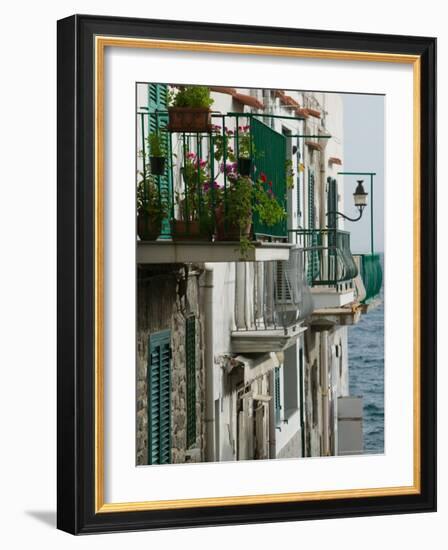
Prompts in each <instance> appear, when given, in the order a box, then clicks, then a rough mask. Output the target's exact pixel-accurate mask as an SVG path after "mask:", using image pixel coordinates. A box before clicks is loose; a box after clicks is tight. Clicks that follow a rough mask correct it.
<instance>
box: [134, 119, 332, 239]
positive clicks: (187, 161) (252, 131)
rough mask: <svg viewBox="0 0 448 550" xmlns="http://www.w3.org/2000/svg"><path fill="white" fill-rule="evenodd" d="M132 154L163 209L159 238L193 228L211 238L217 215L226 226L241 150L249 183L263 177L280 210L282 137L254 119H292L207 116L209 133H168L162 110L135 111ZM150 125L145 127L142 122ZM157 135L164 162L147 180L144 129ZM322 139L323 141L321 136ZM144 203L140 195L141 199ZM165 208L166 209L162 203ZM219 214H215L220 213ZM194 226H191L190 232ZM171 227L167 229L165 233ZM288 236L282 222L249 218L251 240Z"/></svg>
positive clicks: (282, 195) (283, 163)
mask: <svg viewBox="0 0 448 550" xmlns="http://www.w3.org/2000/svg"><path fill="white" fill-rule="evenodd" d="M137 114H138V116H139V117H140V128H141V130H140V136H139V137H140V139H141V142H140V143H139V146H138V149H139V151H140V155H141V158H142V162H143V171H142V172H143V178H144V179H145V180H146V179H151V181H152V182H153V184H154V185H155V187H156V188H157V190H158V194H159V204H160V205H163V204H165V208H164V210H165V211H167V212H168V213H166V212H165V219H164V222H163V230H164V234H165V235H167V236H170V231H171V236H173V227H174V224H177V225H176V227H179V224H178V223H177V222H178V221H182V222H183V224H182V228H183V231H184V233H185V235H186V236H187V237H188V236H190V235H193V234H194V231H195V230H196V229H197V225H198V224H197V221H198V220H199V221H200V223H199V226H200V229H201V232H202V233H205V234H206V235H207V237H209V238H213V237H212V235H213V234H215V235H216V228H217V221H219V220H217V216H222V218H223V219H224V224H227V223H228V222H227V221H226V220H227V213H228V209H229V204H230V198H229V197H230V193H231V191H232V185H234V184H235V180H236V178H237V177H238V171H239V168H238V161H237V159H238V158H239V157H240V156H243V155H244V153H243V154H242V153H241V152H242V150H243V148H244V149H245V153H246V154H247V148H248V146H249V156H250V158H251V161H252V162H251V168H250V177H251V179H252V180H253V181H255V180H256V179H259V178H260V177H261V176H262V175H263V179H265V180H266V181H265V182H264V183H263V185H264V186H265V191H266V192H269V193H271V192H272V194H273V196H274V197H275V199H276V200H277V201H278V203H279V204H280V205H281V207H282V208H284V209H285V211H286V200H287V183H286V138H285V136H283V135H282V134H280V133H279V132H276V131H274V130H273V129H272V128H270V127H269V126H267V125H266V124H264V123H263V122H262V121H261V120H259V119H260V118H266V116H269V117H271V118H297V120H300V117H281V116H277V115H266V114H254V113H244V114H242V113H227V114H218V113H212V115H211V116H212V122H213V125H212V130H211V131H210V132H204V133H186V132H185V133H173V132H170V131H169V130H168V128H167V123H168V116H167V115H168V112H167V110H157V109H156V110H155V111H149V110H145V111H140V112H138V113H137ZM148 118H149V119H150V120H152V122H150V121H149V122H146V120H147V119H148ZM148 128H155V129H156V130H157V131H158V132H161V133H162V134H163V140H164V142H165V144H166V152H167V162H166V167H165V173H164V174H163V175H162V176H155V177H152V175H151V171H150V168H149V164H148V159H149V158H150V156H151V151H150V150H149V145H148V143H147V129H148ZM325 137H326V136H325ZM145 198H147V197H146V196H145V195H144V196H143V200H145ZM167 203H169V204H167ZM220 209H221V210H220ZM195 225H196V227H195ZM170 228H171V229H170ZM287 236H288V232H287V226H286V220H282V221H281V222H279V223H277V224H275V225H272V226H269V225H267V224H265V223H262V221H261V220H260V219H259V216H258V215H257V213H256V212H254V213H253V215H252V230H251V238H255V239H256V238H258V237H264V238H266V237H267V238H282V239H286V238H287Z"/></svg>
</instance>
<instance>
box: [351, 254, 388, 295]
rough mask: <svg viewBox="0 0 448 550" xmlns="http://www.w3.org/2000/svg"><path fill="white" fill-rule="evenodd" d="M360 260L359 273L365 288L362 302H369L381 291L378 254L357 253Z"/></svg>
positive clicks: (381, 277)
mask: <svg viewBox="0 0 448 550" xmlns="http://www.w3.org/2000/svg"><path fill="white" fill-rule="evenodd" d="M357 256H359V258H360V259H361V261H360V271H361V273H360V275H361V278H362V281H363V283H364V288H365V289H366V297H365V298H364V300H363V303H364V304H368V303H369V302H371V301H372V300H373V299H374V298H375V297H376V296H378V294H379V293H380V291H381V286H382V284H383V269H382V267H381V261H380V256H379V254H357Z"/></svg>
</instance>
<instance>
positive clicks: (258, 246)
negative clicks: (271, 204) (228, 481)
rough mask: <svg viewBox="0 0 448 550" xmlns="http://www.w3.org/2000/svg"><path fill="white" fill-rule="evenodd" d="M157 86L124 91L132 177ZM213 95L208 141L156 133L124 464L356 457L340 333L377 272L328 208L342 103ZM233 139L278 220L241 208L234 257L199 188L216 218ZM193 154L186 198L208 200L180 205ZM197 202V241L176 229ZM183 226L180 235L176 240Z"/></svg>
mask: <svg viewBox="0 0 448 550" xmlns="http://www.w3.org/2000/svg"><path fill="white" fill-rule="evenodd" d="M168 91H169V87H168V86H165V85H156V84H139V85H138V93H137V130H138V131H137V139H138V142H139V146H138V148H139V150H140V153H139V156H138V170H139V175H140V176H142V174H143V178H144V179H145V178H146V177H147V176H146V174H145V172H146V171H149V168H147V167H146V166H147V158H148V157H149V156H150V150H149V149H147V146H146V143H147V135H148V134H149V133H150V132H154V129H156V131H158V130H159V129H160V128H166V125H167V97H168ZM211 96H212V98H213V106H212V110H213V116H212V122H213V129H211V130H210V131H209V132H208V133H205V134H199V133H196V134H195V133H191V134H185V133H183V134H182V133H179V132H172V131H168V132H166V133H164V134H163V136H164V139H166V154H167V162H168V165H167V167H166V169H165V171H164V173H163V175H162V176H158V177H157V178H156V180H155V184H156V185H157V189H158V192H159V197H160V196H161V189H163V190H165V191H164V192H166V194H165V195H163V196H164V197H167V198H168V199H167V201H168V202H169V203H170V207H169V208H168V209H167V211H166V212H164V214H165V218H166V219H164V221H163V223H162V228H161V231H160V236H159V237H158V238H157V240H152V241H146V240H145V239H139V240H138V242H137V261H138V265H137V287H138V291H137V321H138V322H137V350H138V352H137V412H136V414H137V435H136V447H137V450H136V452H137V464H139V465H142V464H166V463H183V462H201V461H228V460H232V461H234V460H248V459H271V458H299V457H315V456H329V455H338V454H349V453H360V452H362V406H360V400H359V398H357V396H350V395H349V365H348V352H347V338H348V336H347V326H349V325H352V324H355V323H357V322H358V321H359V318H360V316H361V315H362V314H364V313H367V312H368V310H369V307H370V306H369V304H372V303H373V299H374V298H375V296H376V295H377V294H378V292H379V290H380V287H381V273H380V272H378V266H379V262H376V261H375V258H373V257H370V256H369V255H367V254H366V255H362V256H357V257H356V256H353V255H352V253H351V251H350V235H349V233H347V232H345V231H344V227H343V220H342V219H341V218H340V217H339V216H338V215H336V211H344V204H343V193H342V191H343V185H344V184H345V183H344V178H343V176H341V175H340V174H339V172H341V171H342V170H343V157H344V151H343V143H344V136H343V106H342V99H341V97H340V96H339V95H338V94H324V93H311V92H292V91H284V90H253V89H250V90H249V89H234V88H221V87H214V88H211ZM245 136H249V141H248V142H246V143H249V146H250V149H251V151H250V153H251V155H250V156H251V158H252V167H251V174H250V177H251V178H252V180H256V179H257V178H261V180H262V181H263V182H266V185H269V186H270V189H269V188H268V187H267V189H268V192H271V195H272V196H276V197H278V201H279V202H280V203H281V204H282V207H283V208H284V210H285V212H286V213H287V216H286V217H285V219H284V220H281V221H280V222H276V223H275V224H273V225H271V226H268V225H267V224H266V223H264V222H263V220H262V219H261V216H260V217H257V216H255V215H254V217H253V220H252V224H251V230H250V239H249V240H250V243H249V244H247V243H246V247H245V249H244V250H242V249H241V245H240V249H239V248H238V244H239V243H237V242H232V240H226V239H220V238H219V230H220V229H219V227H220V226H219V224H220V215H221V213H220V211H219V209H218V208H216V207H215V204H216V203H215V202H214V201H215V197H214V196H213V193H215V192H216V193H217V194H219V193H220V197H222V199H221V200H222V201H223V204H224V209H225V208H226V203H225V200H226V193H229V191H228V189H229V188H230V187H229V186H231V185H232V177H233V178H235V177H236V176H235V172H236V171H239V170H240V165H239V164H238V168H235V166H236V162H234V163H233V166H231V167H230V168H228V166H227V163H228V160H229V159H228V158H226V155H229V157H232V158H233V157H235V156H238V151H241V149H242V147H243V140H244V139H245ZM217 151H218V153H219V154H218V153H216V152H217ZM191 160H192V161H193V162H196V168H195V170H196V171H195V172H194V177H197V183H198V186H197V187H195V189H196V188H197V189H199V191H198V192H199V193H204V192H205V191H206V192H208V193H211V194H212V199H211V201H210V200H209V199H204V196H203V195H201V194H199V195H198V196H197V200H196V199H195V198H194V197H193V198H192V197H191V196H190V197H188V196H187V191H186V190H187V189H188V186H189V181H190V180H189V179H188V178H187V169H188V168H189V167H191V162H190V161H191ZM189 162H190V164H188V163H189ZM200 167H203V170H202V168H200ZM201 170H202V172H201ZM205 173H207V181H205V182H204V181H202V180H201V177H202V176H203V175H204V174H205ZM145 181H146V180H145ZM229 182H230V183H229ZM210 184H211V187H212V189H211V190H209V189H210ZM350 184H353V182H352V181H351V182H350ZM195 185H196V184H195ZM214 188H216V191H214ZM182 193H183V194H182ZM179 197H183V198H180V199H179ZM208 197H210V195H208ZM207 200H209V202H206V201H207ZM195 201H196V202H195ZM201 205H202V206H201ZM210 205H212V206H210ZM348 206H351V205H348ZM201 207H202V208H204V209H207V208H208V209H209V211H210V210H211V218H213V227H214V228H215V230H214V231H215V233H214V234H213V235H214V236H213V235H211V236H210V237H209V238H208V239H202V238H200V237H198V236H194V235H192V234H191V235H190V234H188V233H189V229H188V226H190V231H191V232H193V230H192V229H191V228H192V227H193V221H192V220H193V217H192V214H191V212H192V211H193V209H194V208H196V209H197V210H198V211H199V212H200V210H201ZM189 212H190V214H189ZM185 213H186V214H185ZM205 215H208V214H204V216H205ZM181 217H183V219H184V220H187V222H186V226H187V235H186V236H182V237H179V235H177V236H175V234H174V233H173V232H174V229H173V228H174V227H175V226H174V223H176V220H178V219H180V218H181ZM207 219H209V218H207ZM216 228H217V229H216ZM212 232H213V230H212ZM217 235H218V236H217ZM366 266H367V267H368V266H371V269H367V267H366ZM372 266H373V267H372ZM372 273H374V274H375V281H374V282H372V280H371V279H372V277H373V275H372ZM353 411H356V414H355V413H353ZM356 415H357V416H356Z"/></svg>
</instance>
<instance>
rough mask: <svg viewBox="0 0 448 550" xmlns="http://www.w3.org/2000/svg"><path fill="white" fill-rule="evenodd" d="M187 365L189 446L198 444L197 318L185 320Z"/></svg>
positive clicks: (192, 317)
mask: <svg viewBox="0 0 448 550" xmlns="http://www.w3.org/2000/svg"><path fill="white" fill-rule="evenodd" d="M185 366H186V371H187V373H186V374H187V447H188V448H190V447H192V446H194V445H195V444H196V318H195V317H194V315H192V316H191V317H188V319H187V320H186V322H185Z"/></svg>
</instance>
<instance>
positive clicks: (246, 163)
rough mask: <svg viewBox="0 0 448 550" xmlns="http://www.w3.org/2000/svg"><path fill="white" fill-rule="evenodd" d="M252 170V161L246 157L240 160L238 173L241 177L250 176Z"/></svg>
mask: <svg viewBox="0 0 448 550" xmlns="http://www.w3.org/2000/svg"><path fill="white" fill-rule="evenodd" d="M251 170H252V159H251V158H246V157H239V158H238V173H239V174H240V175H241V176H250V174H251Z"/></svg>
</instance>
